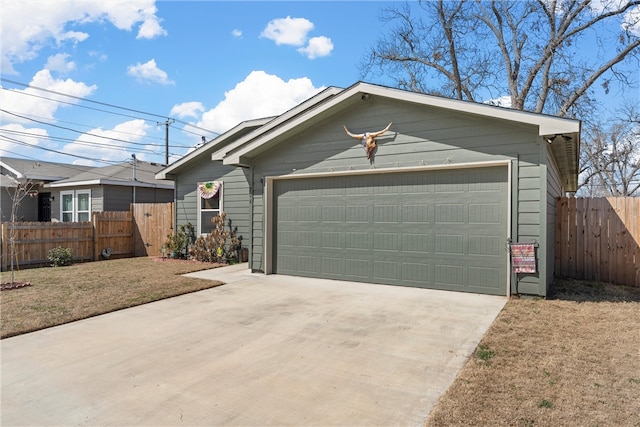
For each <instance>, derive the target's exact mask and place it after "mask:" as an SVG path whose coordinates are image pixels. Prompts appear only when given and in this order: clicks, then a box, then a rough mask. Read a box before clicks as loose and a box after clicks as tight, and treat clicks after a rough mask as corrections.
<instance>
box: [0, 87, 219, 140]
mask: <svg viewBox="0 0 640 427" xmlns="http://www.w3.org/2000/svg"><path fill="white" fill-rule="evenodd" d="M0 80H1V81H3V82H6V83H11V84H14V85H18V86H22V87H28V88H31V89H36V90H41V91H43V92H48V93H52V94H55V95H59V96H66V97H69V98H72V99H77V100H79V101H85V102H91V103H94V104H98V105H102V106H105V107H109V108H116V109H120V110H125V111H130V112H132V113H138V114H143V115H146V116H151V117H157V118H162V119H166V118H167V117H166V116H163V115H160V114H155V113H149V112H146V111H141V110H136V109H134V108H128V107H121V106H119V105H115V104H110V103H107V102H102V101H95V100H92V99H87V98H82V97H79V96H75V95H70V94H67V93H62V92H58V91H55V90H51V89H45V88H41V87H37V86H32V85H30V84H27V83H22V82H18V81H15V80H10V79H7V78H5V77H0ZM52 101H56V100H52ZM138 118H140V117H138ZM173 120H175V121H176V122H178V123H182V124H183V125H185V126H189V127H192V128H194V129H198V130H201V131H204V132H208V133H211V134H214V135H216V136H217V135H220V134H219V133H218V132H214V131H212V130H209V129H205V128H202V127H200V126H196V125H194V124H191V123H189V122H185V121H182V120H178V119H173Z"/></svg>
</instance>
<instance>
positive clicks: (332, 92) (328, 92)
mask: <svg viewBox="0 0 640 427" xmlns="http://www.w3.org/2000/svg"><path fill="white" fill-rule="evenodd" d="M343 90H344V89H341V88H338V87H335V86H331V87H328V88H326V89H325V90H323V91H321V92H319V93H317V94H316V95H314V96H312V97H311V98H309V99H307V100H306V101H303V102H302V103H300V104H298V105H296V106H295V107H293V108H292V109H290V110H288V111H287V112H285V113H283V114H281V115H279V116H278V117H275V118H274V119H273V120H271V121H269V122H268V123H266V124H265V125H264V126H262V127H260V128H258V129H256V131H255V132H252V133H250V134H248V135H246V136H245V137H243V138H240V139H238V140H236V141H235V142H233V143H232V144H229V145H228V146H226V147H223V148H221V149H219V150H217V151H216V152H214V153H213V154H212V155H211V160H224V159H225V157H226V156H227V154H228V153H229V152H232V151H233V150H237V149H239V148H241V147H243V146H244V145H245V144H247V143H248V142H249V141H252V140H254V139H256V138H259V137H261V136H262V135H264V134H266V133H268V132H269V131H271V130H272V129H275V128H277V127H278V126H281V125H282V124H283V123H286V122H287V121H290V120H293V119H294V118H295V117H298V116H300V115H301V114H303V113H304V112H307V111H310V110H313V109H314V108H315V107H316V106H317V105H320V104H322V103H323V102H325V101H327V100H328V99H331V98H333V97H334V96H336V95H337V94H339V93H340V92H342V91H343ZM224 164H237V165H238V166H244V165H243V164H241V163H230V162H226V161H224Z"/></svg>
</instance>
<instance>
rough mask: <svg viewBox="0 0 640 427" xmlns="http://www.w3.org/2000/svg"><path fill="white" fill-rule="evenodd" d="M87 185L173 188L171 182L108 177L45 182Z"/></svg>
mask: <svg viewBox="0 0 640 427" xmlns="http://www.w3.org/2000/svg"><path fill="white" fill-rule="evenodd" d="M89 185H117V186H122V187H147V188H160V189H168V190H172V189H173V188H174V185H173V183H167V184H165V183H155V182H145V181H119V180H109V179H95V180H87V181H73V182H52V183H49V184H45V185H44V186H45V188H69V187H84V186H89Z"/></svg>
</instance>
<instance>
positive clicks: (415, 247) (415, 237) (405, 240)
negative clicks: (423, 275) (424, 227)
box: [402, 233, 433, 255]
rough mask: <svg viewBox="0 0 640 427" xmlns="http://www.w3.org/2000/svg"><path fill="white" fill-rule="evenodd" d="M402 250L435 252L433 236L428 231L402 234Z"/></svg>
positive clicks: (408, 251) (418, 252)
mask: <svg viewBox="0 0 640 427" xmlns="http://www.w3.org/2000/svg"><path fill="white" fill-rule="evenodd" d="M402 252H403V253H412V252H414V253H416V254H422V255H424V254H429V253H432V252H433V236H432V235H431V234H426V233H415V234H413V233H406V234H403V235H402Z"/></svg>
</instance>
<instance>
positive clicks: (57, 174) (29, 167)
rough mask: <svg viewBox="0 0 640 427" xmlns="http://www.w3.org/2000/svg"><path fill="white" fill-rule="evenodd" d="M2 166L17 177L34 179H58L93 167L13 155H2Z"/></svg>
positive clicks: (0, 160) (0, 159) (0, 161)
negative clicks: (14, 156) (20, 157)
mask: <svg viewBox="0 0 640 427" xmlns="http://www.w3.org/2000/svg"><path fill="white" fill-rule="evenodd" d="M0 166H1V167H2V168H3V169H6V170H7V171H8V172H10V173H11V174H12V175H14V176H15V177H16V178H17V179H27V180H32V181H58V180H60V179H65V178H69V177H70V176H73V175H75V174H77V173H79V172H84V171H86V170H89V169H91V167H90V166H79V165H71V164H67V163H54V162H45V161H42V160H27V159H16V158H13V157H1V158H0Z"/></svg>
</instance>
